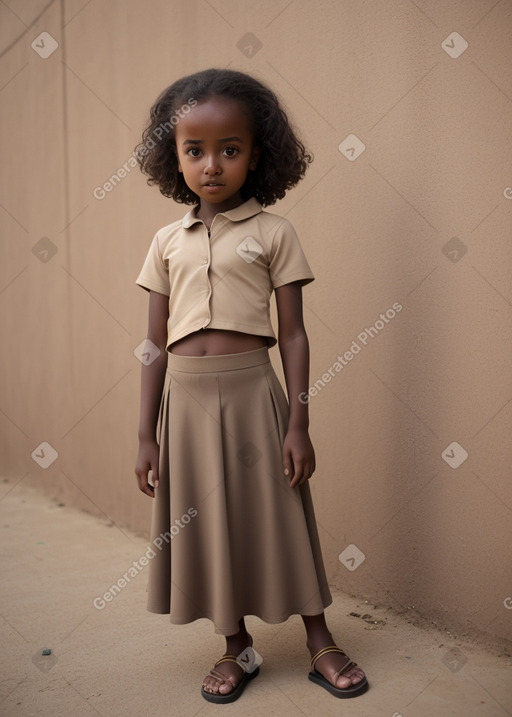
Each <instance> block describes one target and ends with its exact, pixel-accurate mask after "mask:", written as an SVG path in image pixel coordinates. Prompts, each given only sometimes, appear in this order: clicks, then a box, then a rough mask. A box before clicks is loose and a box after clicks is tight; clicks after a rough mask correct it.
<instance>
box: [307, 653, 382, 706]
mask: <svg viewBox="0 0 512 717" xmlns="http://www.w3.org/2000/svg"><path fill="white" fill-rule="evenodd" d="M328 652H339V653H340V654H342V655H344V656H345V657H346V658H347V662H346V664H345V665H343V667H342V668H341V669H340V670H338V671H337V672H336V673H335V675H334V680H333V682H334V683H336V680H337V679H338V677H339V676H340V675H343V673H344V672H346V671H347V670H349V669H350V668H351V667H357V665H356V663H355V662H352V661H351V659H350V657H349V656H348V655H347V654H346V652H343V650H340V648H339V647H336V645H330V646H329V647H324V648H323V650H320V652H317V653H316V655H315V656H314V657H313V658H312V660H311V672H310V673H309V675H308V677H309V679H310V680H311V682H316V684H317V685H321V686H322V687H323V688H325V689H326V690H327V691H328V692H330V693H331V695H334V696H335V697H357V696H358V695H362V694H363V692H366V690H367V689H368V687H369V685H368V680H367V679H366V677H363V679H362V680H361V682H358V683H357V685H352V686H351V687H343V688H342V687H335V685H334V684H332V682H329V680H328V679H327V678H326V677H324V676H323V675H322V674H321V673H320V672H318V671H317V670H315V665H316V663H317V660H319V659H320V657H322V656H323V655H327V653H328Z"/></svg>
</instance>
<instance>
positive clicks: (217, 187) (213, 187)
mask: <svg viewBox="0 0 512 717" xmlns="http://www.w3.org/2000/svg"><path fill="white" fill-rule="evenodd" d="M225 186H226V185H225V184H220V182H219V183H215V184H213V183H209V184H203V189H204V190H205V191H207V192H219V191H220V190H221V189H224V187H225Z"/></svg>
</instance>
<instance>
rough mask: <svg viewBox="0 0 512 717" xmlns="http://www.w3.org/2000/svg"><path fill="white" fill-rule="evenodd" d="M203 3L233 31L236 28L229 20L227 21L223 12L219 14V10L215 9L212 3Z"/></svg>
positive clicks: (204, 0)
mask: <svg viewBox="0 0 512 717" xmlns="http://www.w3.org/2000/svg"><path fill="white" fill-rule="evenodd" d="M203 2H205V3H206V4H207V5H208V7H211V9H212V10H213V11H214V12H216V13H217V15H218V16H219V17H221V18H222V19H223V20H224V22H225V23H227V24H228V25H229V27H232V28H233V29H235V26H234V25H232V24H231V23H230V22H229V20H227V19H226V18H225V17H224V15H223V14H222V13H221V12H219V11H218V10H217V8H216V7H214V6H213V5H212V4H211V2H208V0H203Z"/></svg>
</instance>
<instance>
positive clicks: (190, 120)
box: [175, 96, 251, 139]
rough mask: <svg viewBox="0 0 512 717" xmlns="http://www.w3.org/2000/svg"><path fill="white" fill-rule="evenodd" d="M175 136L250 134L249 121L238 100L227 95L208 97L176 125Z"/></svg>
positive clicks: (197, 136) (195, 137)
mask: <svg viewBox="0 0 512 717" xmlns="http://www.w3.org/2000/svg"><path fill="white" fill-rule="evenodd" d="M175 131H176V138H178V137H180V138H183V137H185V135H186V136H187V137H192V136H193V138H194V139H201V138H202V137H206V136H208V137H214V136H222V137H230V136H232V135H239V134H241V133H243V134H251V128H250V122H249V118H248V116H247V113H246V112H245V108H244V107H243V105H242V104H241V103H240V102H237V101H236V100H232V99H229V98H227V97H218V96H216V97H208V98H207V99H205V100H201V101H200V102H198V104H197V105H196V106H195V107H193V108H192V109H191V110H190V112H189V114H188V115H186V116H184V117H183V118H181V119H180V121H179V122H178V124H177V125H176V130H175Z"/></svg>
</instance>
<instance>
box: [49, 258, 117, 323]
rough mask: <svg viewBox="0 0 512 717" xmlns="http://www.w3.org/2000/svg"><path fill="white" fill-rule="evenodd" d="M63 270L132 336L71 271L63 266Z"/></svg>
mask: <svg viewBox="0 0 512 717" xmlns="http://www.w3.org/2000/svg"><path fill="white" fill-rule="evenodd" d="M62 268H63V269H64V271H65V272H66V274H69V276H70V277H71V278H72V279H73V281H76V283H77V284H78V286H80V287H81V288H82V289H83V290H84V291H85V293H86V294H88V295H89V296H90V297H91V299H93V300H94V301H95V302H96V303H97V304H98V306H101V308H102V309H103V311H105V312H106V313H107V314H108V315H109V316H110V318H111V319H113V320H114V321H115V322H116V324H118V325H119V326H120V327H121V328H122V329H123V331H126V333H127V334H128V336H131V333H130V332H129V331H128V329H127V328H126V327H125V326H123V324H122V323H121V322H120V321H118V320H117V319H116V317H115V316H113V315H112V314H111V313H110V311H109V310H108V309H106V308H105V307H104V306H103V304H102V303H101V301H98V299H97V298H96V297H95V296H94V295H93V294H91V292H90V291H89V290H88V289H86V288H85V286H84V285H83V284H81V283H80V282H79V281H78V279H76V278H75V277H74V276H73V274H72V273H71V272H70V271H69V269H67V268H66V267H65V266H63V267H62Z"/></svg>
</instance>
